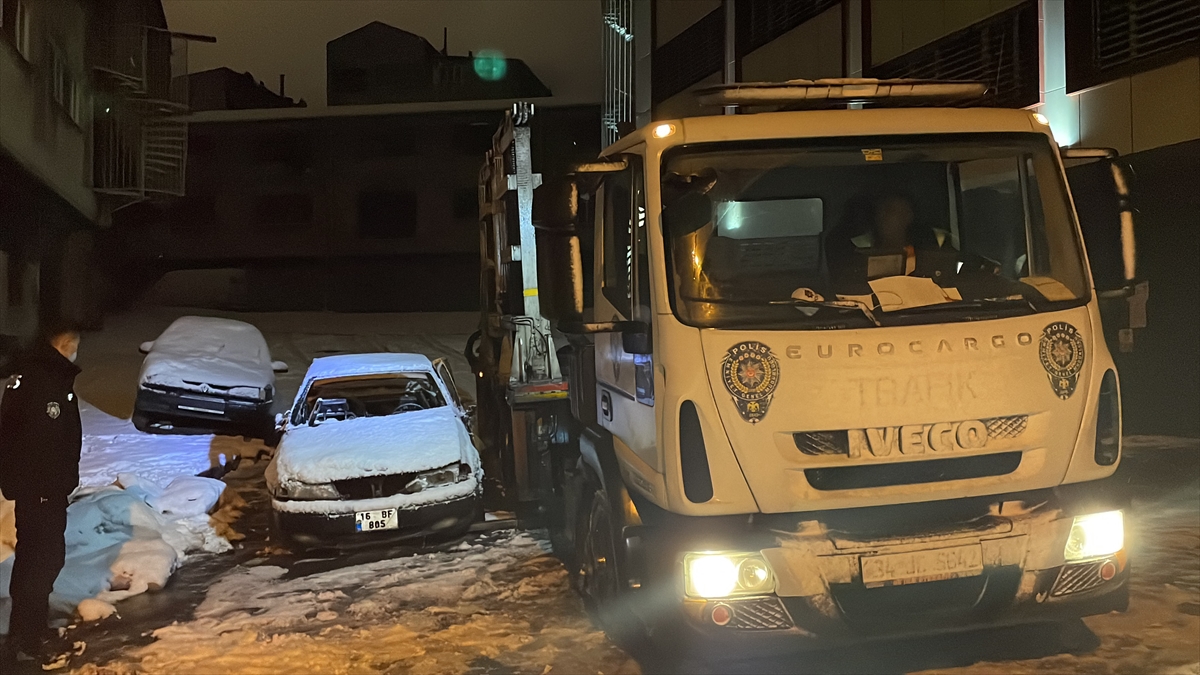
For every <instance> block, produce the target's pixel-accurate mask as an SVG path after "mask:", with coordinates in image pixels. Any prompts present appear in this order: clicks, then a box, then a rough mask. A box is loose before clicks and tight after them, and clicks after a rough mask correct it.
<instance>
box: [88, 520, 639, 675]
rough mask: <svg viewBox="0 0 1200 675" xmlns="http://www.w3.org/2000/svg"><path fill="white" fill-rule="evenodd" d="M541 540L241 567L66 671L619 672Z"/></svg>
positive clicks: (497, 538) (516, 537) (503, 538)
mask: <svg viewBox="0 0 1200 675" xmlns="http://www.w3.org/2000/svg"><path fill="white" fill-rule="evenodd" d="M548 549H549V546H548V545H547V544H546V543H545V542H544V541H540V540H538V539H535V538H534V537H532V536H530V535H529V534H527V533H515V532H512V531H508V532H501V533H494V534H493V535H491V537H490V540H476V541H475V542H466V543H463V544H460V545H458V546H457V547H455V548H453V549H451V550H448V551H441V552H434V553H428V554H421V555H415V556H411V557H404V558H395V559H389V560H382V561H379V562H374V563H369V564H365V565H357V566H353V567H345V568H341V569H335V570H331V571H326V572H319V573H315V574H310V575H307V576H301V577H298V578H290V577H289V575H288V573H287V570H284V569H283V568H280V567H274V566H268V565H262V566H257V567H240V568H238V569H236V570H234V571H233V572H231V573H229V574H227V575H226V576H224V577H223V578H221V579H220V580H219V581H217V582H216V583H215V584H214V585H213V586H212V587H211V588H210V589H209V591H208V595H207V597H206V598H205V600H204V602H203V603H202V604H201V605H200V606H199V607H198V608H197V609H196V612H195V618H194V619H193V620H192V621H189V622H187V623H181V624H174V625H171V626H166V627H163V628H160V629H158V630H157V631H155V632H154V637H155V638H156V641H155V642H153V643H152V644H150V645H147V646H144V647H140V648H136V649H134V650H131V651H129V652H127V653H126V654H125V655H124V658H123V659H121V660H120V661H119V662H115V663H109V664H105V665H102V666H96V665H92V664H88V665H86V666H84V667H83V668H81V669H80V670H79V671H77V672H80V673H86V674H91V675H100V674H104V675H109V674H123V673H145V674H147V675H150V674H154V673H164V674H170V675H187V674H189V673H197V674H207V673H218V672H229V673H232V672H236V673H239V675H257V674H260V673H261V674H264V675H266V674H273V673H277V672H279V671H280V664H287V669H288V670H289V671H292V672H311V673H344V674H347V675H351V674H359V673H362V674H374V673H399V672H405V673H416V674H418V675H419V674H421V673H467V672H478V671H479V670H481V669H482V670H487V671H495V670H499V671H504V672H523V673H545V672H551V671H553V672H566V673H571V672H592V673H595V672H606V673H607V672H617V671H619V670H621V669H622V665H623V664H625V663H626V661H627V657H625V656H624V655H623V654H622V653H621V652H620V651H619V650H617V649H616V648H615V647H613V646H612V645H611V644H610V643H609V642H608V641H607V639H606V638H605V637H604V635H603V633H600V632H599V631H597V630H596V629H595V628H593V627H592V626H591V624H590V622H589V621H588V619H587V616H586V615H585V614H584V613H583V612H582V611H581V608H580V606H579V601H578V600H577V599H576V598H575V597H574V596H573V595H572V594H571V592H570V589H569V588H568V583H567V572H566V570H564V569H563V568H562V565H561V564H559V562H558V561H557V560H556V559H555V558H553V557H551V556H550V555H549V553H548ZM625 669H626V670H628V668H625Z"/></svg>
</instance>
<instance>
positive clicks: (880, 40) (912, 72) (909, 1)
mask: <svg viewBox="0 0 1200 675" xmlns="http://www.w3.org/2000/svg"><path fill="white" fill-rule="evenodd" d="M604 2H605V14H604V18H603V21H604V30H605V31H606V33H605V35H606V38H605V39H606V45H609V44H611V45H616V46H617V47H618V48H608V49H606V59H607V63H606V67H607V68H608V71H609V73H610V74H609V76H608V91H606V93H605V102H606V103H605V110H604V116H605V122H606V128H605V130H604V132H603V133H604V136H603V140H604V142H605V144H607V143H609V142H611V141H612V140H614V139H615V138H616V137H618V136H619V133H620V124H621V123H635V124H637V125H638V126H640V125H642V124H646V123H649V122H650V121H653V120H659V119H670V118H675V117H686V116H692V115H713V114H722V113H724V111H723V110H722V109H719V108H716V109H714V108H702V107H700V106H698V105H697V104H696V103H695V101H694V99H693V96H692V93H691V92H692V91H693V90H694V89H696V88H699V87H703V86H709V85H713V84H719V83H722V82H734V81H738V82H753V81H782V80H789V79H798V78H803V79H817V78H828V77H879V78H896V77H913V78H931V79H944V80H975V81H982V82H986V83H988V84H989V85H990V87H989V91H988V95H987V96H986V98H984V99H983V100H981V101H979V102H978V103H977V104H979V105H990V106H1001V107H1012V108H1027V109H1030V110H1036V111H1038V112H1041V113H1043V114H1044V115H1045V116H1046V117H1047V118H1048V119H1049V120H1050V125H1051V129H1052V130H1053V133H1054V137H1055V139H1056V140H1057V141H1058V143H1059V144H1060V145H1062V146H1077V147H1096V146H1099V147H1110V148H1114V149H1116V150H1118V151H1119V152H1120V153H1121V155H1122V157H1123V161H1124V162H1125V163H1126V164H1127V165H1128V166H1129V167H1130V168H1131V169H1132V173H1133V175H1134V176H1135V177H1136V178H1135V179H1134V184H1133V186H1132V191H1133V198H1134V201H1135V206H1136V208H1137V215H1136V220H1137V225H1138V246H1139V259H1140V270H1141V276H1143V277H1144V278H1145V279H1146V280H1148V281H1149V282H1150V289H1151V296H1150V301H1149V306H1148V311H1149V316H1150V324H1149V326H1148V327H1147V328H1146V329H1145V330H1140V331H1138V337H1137V340H1138V344H1137V345H1136V347H1135V349H1134V351H1133V352H1132V353H1119V352H1117V350H1116V345H1115V344H1114V345H1113V351H1114V352H1117V360H1118V363H1119V365H1121V367H1122V371H1121V372H1122V387H1123V391H1124V392H1125V394H1126V396H1125V401H1126V403H1127V406H1126V422H1127V426H1128V430H1130V431H1133V432H1135V433H1136V432H1144V433H1164V432H1170V433H1183V434H1189V435H1196V434H1198V433H1200V417H1197V415H1196V414H1195V411H1196V410H1197V409H1200V363H1198V361H1200V359H1197V352H1196V346H1197V344H1200V321H1198V319H1197V313H1196V312H1194V311H1192V310H1191V309H1187V310H1184V309H1183V308H1184V307H1188V308H1190V307H1192V306H1194V305H1195V298H1196V297H1197V296H1198V294H1200V272H1198V266H1197V265H1196V260H1198V259H1200V244H1198V242H1200V196H1198V195H1197V191H1196V189H1195V186H1196V185H1200V3H1197V2H1195V0H604ZM621 45H627V46H626V47H625V49H624V50H622V49H621V48H619V47H620V46H621ZM651 46H652V47H651ZM631 54H632V56H631ZM1069 173H1073V172H1071V171H1069ZM1109 332H1113V333H1115V331H1109Z"/></svg>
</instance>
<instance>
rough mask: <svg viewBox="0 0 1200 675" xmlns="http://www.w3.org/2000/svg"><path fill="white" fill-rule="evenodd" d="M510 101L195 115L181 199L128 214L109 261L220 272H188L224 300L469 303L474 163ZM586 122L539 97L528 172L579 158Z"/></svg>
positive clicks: (152, 272) (148, 269)
mask: <svg viewBox="0 0 1200 675" xmlns="http://www.w3.org/2000/svg"><path fill="white" fill-rule="evenodd" d="M509 105H511V103H510V102H504V101H498V102H496V101H465V102H458V103H438V104H406V105H392V106H355V107H353V108H346V107H342V108H325V109H303V108H290V109H288V108H283V109H266V110H244V111H211V112H205V113H195V114H193V115H191V116H190V117H189V119H190V122H189V129H190V132H189V161H188V170H187V196H185V197H184V198H183V199H180V200H178V201H177V202H175V203H173V204H170V205H166V206H162V205H154V204H143V205H138V206H133V207H130V208H129V209H128V210H127V211H126V213H125V214H124V216H123V218H122V222H121V223H120V224H119V226H118V227H116V228H114V231H113V234H114V236H115V237H116V241H115V242H114V244H113V246H112V250H113V251H114V256H120V257H121V259H122V260H123V269H126V270H128V271H129V273H131V274H133V273H137V272H138V271H143V272H145V273H146V274H147V275H149V276H150V277H157V276H159V275H161V274H163V273H165V272H170V271H173V270H197V271H198V270H214V269H222V270H229V272H228V273H222V274H223V275H224V276H221V275H218V276H216V277H213V276H211V275H209V273H207V272H203V273H201V272H189V273H188V274H189V275H190V276H191V277H192V278H193V279H194V278H196V277H205V278H215V279H216V281H214V282H213V283H215V284H218V285H219V288H216V289H213V290H212V291H211V293H210V294H209V295H207V296H206V297H205V302H209V303H215V304H216V305H218V306H222V307H228V308H232V309H254V310H331V311H447V310H472V309H475V308H477V307H478V303H479V273H478V267H479V225H478V219H479V202H478V189H477V184H478V177H479V168H480V166H481V164H482V163H483V158H484V153H485V152H486V151H487V150H488V149H489V148H490V147H491V143H492V135H493V134H494V133H495V131H496V128H497V127H498V126H499V124H500V122H501V120H502V119H503V116H504V110H505V109H506V108H507V107H508V106H509ZM598 126H599V110H598V108H597V107H596V106H567V107H555V106H553V105H552V104H550V105H539V107H538V113H537V116H536V117H535V132H534V136H535V139H536V140H535V144H534V151H535V153H536V154H535V158H534V159H535V165H536V166H537V167H538V170H539V171H543V172H550V173H553V172H555V171H561V170H562V169H563V168H564V167H565V166H566V164H567V163H568V162H570V161H583V160H586V159H587V158H589V157H594V156H595V155H596V154H597V153H598V152H599V147H598V144H597V139H596V134H595V129H596V128H598ZM172 276H175V277H178V276H180V275H179V274H176V275H172ZM167 281H168V282H169V281H170V277H168V279H167ZM189 283H190V282H189ZM197 283H198V282H197ZM161 286H162V285H161V284H160V287H161Z"/></svg>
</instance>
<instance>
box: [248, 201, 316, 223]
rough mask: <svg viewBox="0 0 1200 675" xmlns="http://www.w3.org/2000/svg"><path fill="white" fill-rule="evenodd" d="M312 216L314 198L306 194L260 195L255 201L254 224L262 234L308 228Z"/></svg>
mask: <svg viewBox="0 0 1200 675" xmlns="http://www.w3.org/2000/svg"><path fill="white" fill-rule="evenodd" d="M312 216H313V205H312V197H311V196H309V195H306V194H276V195H259V196H258V197H256V198H255V200H254V222H255V223H256V224H257V226H258V229H259V230H260V231H262V232H280V231H284V230H294V229H300V228H303V227H307V226H308V225H310V224H311V223H312Z"/></svg>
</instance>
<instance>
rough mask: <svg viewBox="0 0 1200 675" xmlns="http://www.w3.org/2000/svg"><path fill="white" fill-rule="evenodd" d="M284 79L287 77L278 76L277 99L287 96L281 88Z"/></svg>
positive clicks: (281, 74)
mask: <svg viewBox="0 0 1200 675" xmlns="http://www.w3.org/2000/svg"><path fill="white" fill-rule="evenodd" d="M286 77H287V75H284V74H283V73H280V74H279V97H280V98H283V97H284V96H287V94H285V93H284V88H283V80H284V78H286Z"/></svg>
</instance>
